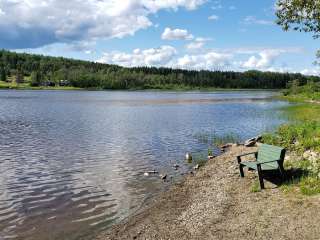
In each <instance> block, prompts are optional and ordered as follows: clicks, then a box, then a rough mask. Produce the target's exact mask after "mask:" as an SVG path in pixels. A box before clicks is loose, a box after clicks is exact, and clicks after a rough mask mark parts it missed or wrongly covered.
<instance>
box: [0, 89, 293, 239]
mask: <svg viewBox="0 0 320 240" xmlns="http://www.w3.org/2000/svg"><path fill="white" fill-rule="evenodd" d="M272 94H274V93H272V92H259V91H255V92H214V93H180V92H179V93H173V92H88V91H68V92H65V91H13V90H12V91H0V171H1V173H0V239H1V240H2V239H41V240H46V239H79V238H80V237H83V238H84V239H92V237H93V236H94V234H95V233H96V232H99V231H101V230H103V229H106V228H108V227H110V226H111V225H112V224H113V223H115V222H118V221H120V220H122V219H123V218H125V217H127V216H128V215H129V214H132V213H133V212H135V211H136V210H137V209H139V207H141V205H143V204H144V203H145V201H146V200H147V199H148V198H150V197H151V196H153V195H155V194H157V193H159V192H160V191H162V190H163V189H165V188H166V187H167V186H168V185H169V184H170V182H171V181H175V180H176V179H177V181H178V179H179V177H180V178H181V174H182V173H186V172H187V171H188V170H189V169H191V168H192V164H189V163H187V162H185V160H184V155H185V153H186V152H192V153H194V154H197V153H198V152H201V151H202V152H206V151H207V149H208V145H207V144H206V143H205V142H204V141H199V136H202V135H212V134H215V135H219V136H223V135H226V134H230V133H232V134H233V135H235V136H239V137H240V138H241V139H242V140H243V139H246V138H249V137H252V136H255V135H257V134H259V133H261V132H263V131H267V130H272V129H274V128H275V127H276V126H278V125H279V124H281V123H283V122H284V121H285V119H284V118H283V117H282V115H281V111H280V108H281V107H282V106H286V105H287V104H288V103H286V102H281V101H275V100H271V99H269V97H270V96H271V95H272ZM175 163H178V164H179V165H180V166H181V168H180V169H179V170H178V171H175V170H174V169H173V168H172V165H173V164H175ZM152 169H156V170H157V171H160V172H161V173H167V174H168V176H169V181H168V182H165V183H164V182H163V181H162V180H161V179H159V177H158V176H144V174H143V173H144V172H145V171H149V170H152ZM171 177H173V179H171Z"/></svg>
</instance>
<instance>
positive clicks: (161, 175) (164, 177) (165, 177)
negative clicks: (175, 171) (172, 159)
mask: <svg viewBox="0 0 320 240" xmlns="http://www.w3.org/2000/svg"><path fill="white" fill-rule="evenodd" d="M159 177H160V178H161V179H162V180H166V179H167V174H160V175H159Z"/></svg>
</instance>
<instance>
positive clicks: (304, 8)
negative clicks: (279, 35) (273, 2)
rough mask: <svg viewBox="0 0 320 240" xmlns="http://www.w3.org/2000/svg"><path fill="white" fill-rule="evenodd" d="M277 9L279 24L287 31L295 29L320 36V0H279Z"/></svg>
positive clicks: (315, 36)
mask: <svg viewBox="0 0 320 240" xmlns="http://www.w3.org/2000/svg"><path fill="white" fill-rule="evenodd" d="M276 9H277V11H276V15H277V18H278V19H277V24H279V25H280V26H282V28H283V29H284V30H285V31H288V30H290V29H293V30H295V31H299V32H308V33H312V34H313V37H314V38H319V37H320V17H319V16H320V0H278V2H277V7H276ZM318 54H319V53H318Z"/></svg>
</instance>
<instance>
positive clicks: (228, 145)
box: [221, 143, 233, 149]
mask: <svg viewBox="0 0 320 240" xmlns="http://www.w3.org/2000/svg"><path fill="white" fill-rule="evenodd" d="M232 144H233V143H227V144H224V145H222V146H221V148H222V149H225V148H229V147H232Z"/></svg>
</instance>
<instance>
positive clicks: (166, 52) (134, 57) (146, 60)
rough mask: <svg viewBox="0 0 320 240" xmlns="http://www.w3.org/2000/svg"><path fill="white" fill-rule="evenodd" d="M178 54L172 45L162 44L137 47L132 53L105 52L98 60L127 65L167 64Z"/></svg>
mask: <svg viewBox="0 0 320 240" xmlns="http://www.w3.org/2000/svg"><path fill="white" fill-rule="evenodd" d="M176 54H177V51H176V49H175V48H174V47H172V46H161V47H159V48H150V49H146V50H141V49H135V50H133V52H132V53H123V52H111V53H104V54H103V57H102V58H101V59H99V60H98V62H101V63H109V64H117V65H121V66H125V67H134V66H165V65H166V64H167V63H168V62H170V61H171V60H172V58H173V57H174V56H175V55H176Z"/></svg>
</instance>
